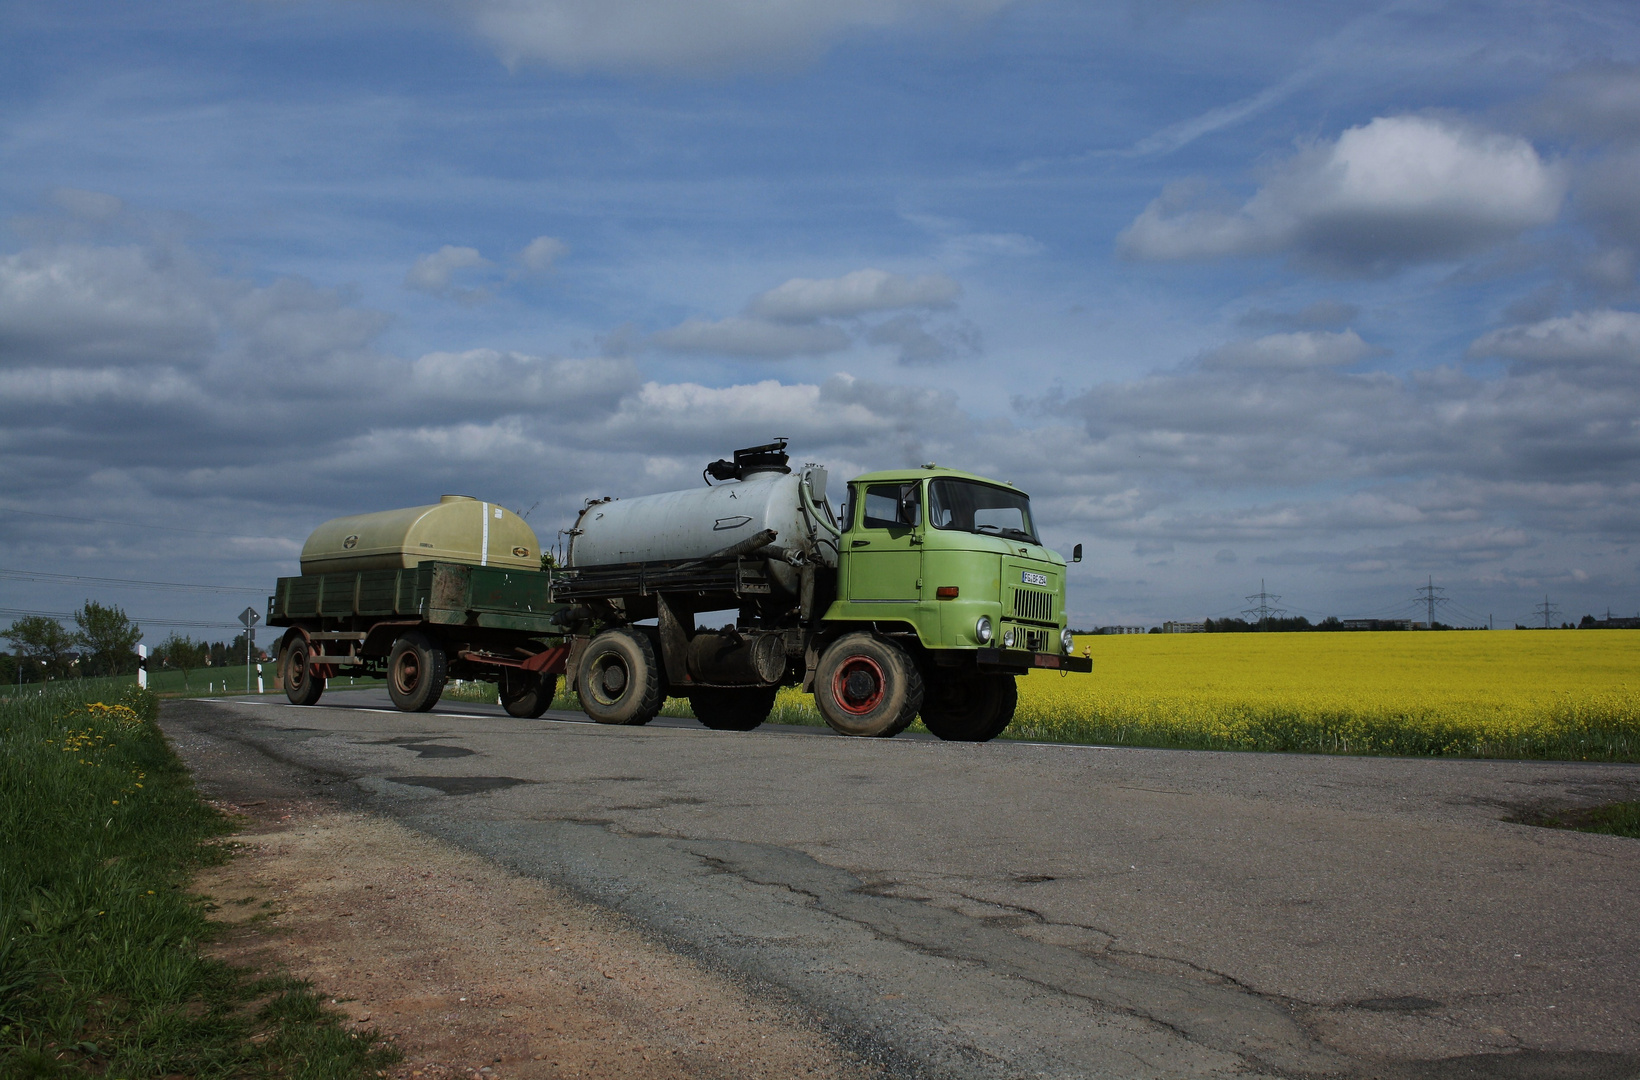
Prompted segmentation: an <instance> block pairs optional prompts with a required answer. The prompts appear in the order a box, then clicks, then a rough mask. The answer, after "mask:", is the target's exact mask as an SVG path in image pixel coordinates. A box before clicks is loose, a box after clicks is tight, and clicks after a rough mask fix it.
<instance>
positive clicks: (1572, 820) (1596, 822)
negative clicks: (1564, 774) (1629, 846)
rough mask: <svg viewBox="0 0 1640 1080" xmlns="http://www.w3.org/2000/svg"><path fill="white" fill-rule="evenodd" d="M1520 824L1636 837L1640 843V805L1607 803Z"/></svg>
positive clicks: (1540, 816)
mask: <svg viewBox="0 0 1640 1080" xmlns="http://www.w3.org/2000/svg"><path fill="white" fill-rule="evenodd" d="M1517 820H1519V821H1521V822H1522V823H1524V824H1527V825H1542V826H1545V827H1547V828H1551V829H1576V830H1577V831H1578V832H1591V833H1605V834H1607V835H1608V836H1632V837H1634V838H1636V839H1640V802H1614V803H1604V804H1602V805H1600V806H1584V807H1578V808H1577V809H1574V810H1561V811H1557V812H1551V813H1536V814H1531V815H1527V816H1524V817H1521V818H1519V819H1517Z"/></svg>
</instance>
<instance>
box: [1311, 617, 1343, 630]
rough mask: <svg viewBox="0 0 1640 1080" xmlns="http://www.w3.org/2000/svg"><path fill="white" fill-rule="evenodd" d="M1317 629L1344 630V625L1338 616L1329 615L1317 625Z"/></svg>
mask: <svg viewBox="0 0 1640 1080" xmlns="http://www.w3.org/2000/svg"><path fill="white" fill-rule="evenodd" d="M1315 628H1316V629H1317V630H1342V629H1344V624H1343V622H1342V621H1340V620H1339V618H1338V616H1337V615H1328V616H1327V617H1326V618H1325V619H1322V620H1321V621H1320V622H1318V623H1316V624H1315Z"/></svg>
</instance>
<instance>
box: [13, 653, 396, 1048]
mask: <svg viewBox="0 0 1640 1080" xmlns="http://www.w3.org/2000/svg"><path fill="white" fill-rule="evenodd" d="M87 690H88V688H87V687H84V686H81V685H76V684H73V683H68V684H57V685H54V686H50V687H48V688H47V689H46V690H45V691H44V692H42V693H39V694H29V695H20V696H17V697H13V698H9V699H6V700H0V1075H3V1076H5V1077H7V1078H15V1080H46V1078H74V1077H101V1078H106V1080H146V1078H158V1077H177V1076H186V1077H193V1078H200V1080H215V1078H236V1080H237V1078H241V1077H243V1078H268V1080H272V1078H276V1077H277V1078H281V1080H347V1078H353V1077H366V1076H374V1075H376V1073H377V1072H378V1071H379V1070H380V1069H382V1068H384V1067H385V1066H386V1065H388V1064H390V1063H391V1062H392V1061H393V1060H395V1059H396V1053H395V1052H394V1051H393V1050H391V1049H390V1048H388V1047H386V1046H384V1045H382V1044H380V1043H377V1042H376V1041H375V1039H374V1038H373V1037H372V1036H371V1035H370V1034H369V1033H354V1032H350V1031H346V1030H344V1029H343V1028H342V1027H341V1026H340V1024H339V1021H340V1017H339V1016H338V1015H336V1014H335V1013H332V1012H330V1011H327V1010H326V1009H324V1008H323V1007H322V1005H321V1002H320V1001H319V999H318V998H317V997H316V996H315V995H314V994H313V993H312V991H311V990H310V989H309V988H308V986H307V985H306V984H304V983H301V982H298V981H295V980H292V979H289V978H287V977H283V976H278V975H264V974H259V973H257V972H253V971H249V970H246V969H243V968H235V967H230V966H229V965H227V964H224V963H222V962H220V961H217V960H214V959H212V958H210V957H207V956H205V955H204V954H203V953H202V952H201V943H202V942H204V941H207V940H209V939H210V937H211V936H212V934H213V933H214V932H215V927H214V926H213V924H212V923H211V922H210V921H209V920H208V918H207V911H206V906H205V904H204V902H203V901H201V900H200V899H199V898H197V897H194V896H191V895H190V894H188V893H187V892H186V891H185V886H186V885H187V883H188V879H189V877H190V875H191V873H192V871H193V870H194V869H196V868H197V867H199V866H201V865H203V864H206V863H209V862H213V861H216V860H220V859H223V858H226V857H228V855H229V853H230V849H229V848H228V847H227V846H226V845H224V844H222V843H220V842H219V841H220V840H221V838H222V837H224V836H226V835H227V834H228V833H229V832H231V830H232V824H231V822H229V821H228V820H227V819H226V818H224V817H223V816H222V815H221V814H218V813H217V812H216V811H214V810H212V809H211V808H210V807H208V806H206V805H205V804H204V803H203V802H201V801H200V799H199V797H198V795H197V794H196V793H195V791H194V788H193V784H192V781H191V780H190V778H189V776H188V773H187V770H186V769H185V768H184V767H183V766H182V764H181V762H179V761H178V760H177V759H176V757H175V756H174V755H173V754H172V753H171V751H170V748H169V747H168V746H167V745H166V744H165V740H164V738H163V737H162V735H161V734H160V731H159V729H158V727H157V726H156V725H155V723H154V720H155V716H156V714H157V709H158V701H157V698H156V697H155V696H154V695H153V694H151V693H145V692H142V691H139V690H137V689H136V688H135V687H131V688H129V689H128V690H125V691H123V692H122V694H121V696H120V698H119V699H118V701H117V703H116V704H112V705H109V704H103V703H101V702H98V701H95V700H92V699H91V696H90V695H89V694H88V693H87Z"/></svg>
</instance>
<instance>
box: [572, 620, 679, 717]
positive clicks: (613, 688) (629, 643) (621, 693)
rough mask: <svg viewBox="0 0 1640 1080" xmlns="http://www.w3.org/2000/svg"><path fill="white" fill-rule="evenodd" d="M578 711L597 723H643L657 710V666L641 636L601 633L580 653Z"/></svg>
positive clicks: (659, 700) (623, 632) (622, 631)
mask: <svg viewBox="0 0 1640 1080" xmlns="http://www.w3.org/2000/svg"><path fill="white" fill-rule="evenodd" d="M575 689H576V691H577V692H578V693H579V694H580V695H581V709H582V711H583V712H585V713H586V714H587V715H588V716H590V717H592V718H593V719H594V720H596V721H598V723H600V724H630V725H633V726H637V725H640V724H647V723H649V721H651V720H653V719H655V714H656V713H658V712H660V711H661V703H662V702H663V701H664V700H665V699H664V697H663V696H662V694H661V677H660V664H658V663H657V662H656V660H655V649H654V647H653V646H651V645H650V644H649V639H648V638H647V637H645V636H644V635H643V634H641V633H639V632H637V631H634V630H628V629H624V628H623V629H620V630H605V631H604V632H603V633H601V634H599V635H598V636H597V637H595V638H593V639H592V643H591V644H589V645H588V646H587V648H586V652H584V653H582V654H581V663H580V666H579V668H577V670H576V674H575Z"/></svg>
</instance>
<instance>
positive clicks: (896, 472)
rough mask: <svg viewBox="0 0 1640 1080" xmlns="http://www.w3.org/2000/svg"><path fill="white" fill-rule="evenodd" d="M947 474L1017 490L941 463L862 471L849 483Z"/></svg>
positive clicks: (873, 482)
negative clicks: (908, 467)
mask: <svg viewBox="0 0 1640 1080" xmlns="http://www.w3.org/2000/svg"><path fill="white" fill-rule="evenodd" d="M947 476H949V477H952V478H954V479H957V480H972V481H974V482H975V483H979V484H989V485H991V486H992V487H999V488H1014V490H1015V491H1019V489H1018V488H1015V487H1014V485H1012V484H1010V483H1008V482H1007V481H1006V480H993V479H991V478H990V477H989V476H979V475H977V474H975V473H970V472H963V471H962V470H961V469H947V468H945V467H944V466H943V465H935V466H934V467H932V468H928V467H926V466H917V467H915V468H910V469H879V470H878V471H877V472H868V473H862V474H861V475H859V476H856V477H855V478H854V479H852V480H850V481H849V483H851V484H892V483H904V482H905V481H908V480H922V479H925V478H928V477H947ZM1019 493H1020V494H1021V495H1024V494H1025V493H1024V492H1023V491H1020V492H1019Z"/></svg>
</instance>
